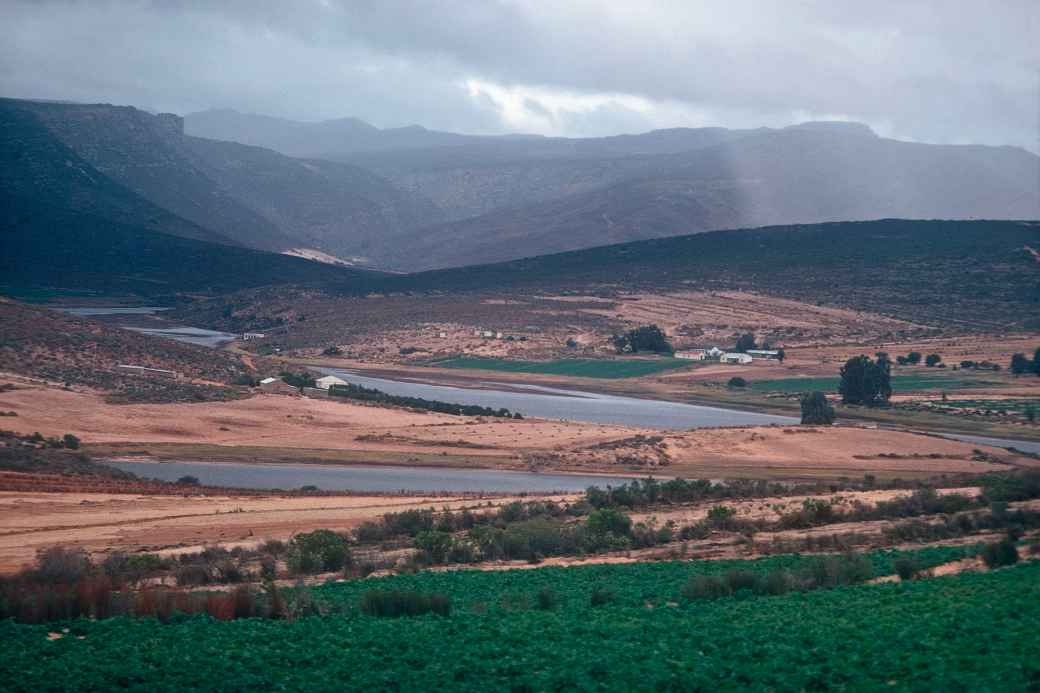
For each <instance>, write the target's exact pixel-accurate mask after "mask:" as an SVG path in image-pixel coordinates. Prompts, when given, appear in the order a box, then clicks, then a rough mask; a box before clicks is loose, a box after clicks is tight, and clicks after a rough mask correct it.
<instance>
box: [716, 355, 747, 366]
mask: <svg viewBox="0 0 1040 693" xmlns="http://www.w3.org/2000/svg"><path fill="white" fill-rule="evenodd" d="M719 361H721V362H722V363H738V364H740V365H741V366H743V365H746V364H749V363H751V356H749V355H747V354H741V353H739V352H731V353H727V354H723V355H722V356H721V357H719Z"/></svg>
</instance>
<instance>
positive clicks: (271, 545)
mask: <svg viewBox="0 0 1040 693" xmlns="http://www.w3.org/2000/svg"><path fill="white" fill-rule="evenodd" d="M285 548H286V547H285V542H284V541H282V540H281V539H268V540H267V541H265V542H264V543H263V544H260V552H261V553H266V554H270V555H272V556H276V557H277V556H281V555H282V554H284V553H285Z"/></svg>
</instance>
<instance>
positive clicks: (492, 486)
mask: <svg viewBox="0 0 1040 693" xmlns="http://www.w3.org/2000/svg"><path fill="white" fill-rule="evenodd" d="M105 464H108V465H110V466H112V467H117V468H119V469H122V470H124V471H127V472H132V473H133V474H136V475H138V476H140V477H142V478H147V479H160V480H162V481H176V480H177V479H180V478H181V477H183V476H194V477H195V478H197V479H198V480H199V481H200V482H201V483H203V484H207V485H211V486H230V487H236V488H256V489H282V490H290V489H298V488H300V487H301V486H317V487H318V488H320V489H321V490H323V491H347V490H350V491H361V492H365V491H369V492H378V493H398V492H401V491H407V492H420V493H436V492H441V491H446V492H449V493H459V492H463V491H466V492H481V491H483V492H487V493H551V492H554V491H561V492H568V493H571V492H577V491H584V490H585V489H586V488H588V487H589V486H601V487H603V486H607V485H608V484H610V485H614V486H617V485H618V484H621V483H624V482H625V481H626V480H627V479H625V478H620V477H616V476H603V475H594V474H535V473H531V472H511V471H501V470H494V469H454V468H446V467H397V466H393V467H390V466H386V467H384V466H366V465H356V466H355V465H350V466H338V465H321V464H248V463H247V464H238V463H223V462H137V461H127V460H110V461H107V462H105Z"/></svg>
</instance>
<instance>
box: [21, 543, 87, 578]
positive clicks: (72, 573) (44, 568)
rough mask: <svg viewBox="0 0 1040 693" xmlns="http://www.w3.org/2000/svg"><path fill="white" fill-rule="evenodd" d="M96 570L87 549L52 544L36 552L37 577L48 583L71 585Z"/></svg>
mask: <svg viewBox="0 0 1040 693" xmlns="http://www.w3.org/2000/svg"><path fill="white" fill-rule="evenodd" d="M93 570H94V565H93V563H91V561H90V556H89V555H88V554H87V552H86V550H84V549H82V548H80V547H76V548H71V549H70V548H65V547H64V546H52V547H50V548H47V549H40V550H39V551H37V552H36V571H35V577H36V579H37V580H39V581H40V582H44V583H48V584H62V585H71V584H74V583H76V582H79V581H80V580H82V579H83V578H85V577H86V576H87V575H89V574H90V573H91V572H93Z"/></svg>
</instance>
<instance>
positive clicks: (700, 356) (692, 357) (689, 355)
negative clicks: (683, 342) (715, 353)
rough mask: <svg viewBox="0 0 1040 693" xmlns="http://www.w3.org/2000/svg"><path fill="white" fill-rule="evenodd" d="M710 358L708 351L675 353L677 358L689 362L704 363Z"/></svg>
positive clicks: (698, 350)
mask: <svg viewBox="0 0 1040 693" xmlns="http://www.w3.org/2000/svg"><path fill="white" fill-rule="evenodd" d="M707 356H708V351H707V349H687V350H686V351H677V352H675V358H677V359H687V360H689V361H703V360H704V359H705V358H707Z"/></svg>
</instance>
